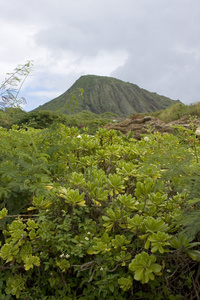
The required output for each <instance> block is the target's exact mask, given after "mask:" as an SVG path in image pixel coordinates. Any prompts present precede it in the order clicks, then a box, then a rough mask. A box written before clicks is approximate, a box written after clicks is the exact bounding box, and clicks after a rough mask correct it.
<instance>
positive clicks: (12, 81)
mask: <svg viewBox="0 0 200 300" xmlns="http://www.w3.org/2000/svg"><path fill="white" fill-rule="evenodd" d="M32 65H33V63H32V61H27V62H26V63H25V64H24V65H19V66H17V67H16V68H15V69H14V71H13V72H11V73H7V74H6V75H7V76H8V77H7V78H6V79H5V80H4V81H3V82H2V84H1V86H0V90H1V92H0V97H1V100H2V102H0V107H1V108H5V107H20V106H21V105H24V104H25V103H26V100H25V98H23V97H22V98H19V93H20V90H21V88H22V86H23V84H24V82H25V80H26V78H27V77H28V75H29V73H30V71H31V69H32Z"/></svg>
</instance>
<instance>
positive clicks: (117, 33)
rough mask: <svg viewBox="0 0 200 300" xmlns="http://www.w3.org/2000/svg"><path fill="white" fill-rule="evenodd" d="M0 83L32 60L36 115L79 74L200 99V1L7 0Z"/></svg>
mask: <svg viewBox="0 0 200 300" xmlns="http://www.w3.org/2000/svg"><path fill="white" fill-rule="evenodd" d="M0 37H1V46H0V67H1V71H0V80H1V82H2V81H3V79H4V78H5V74H6V73H7V72H12V70H13V69H14V68H15V67H16V66H17V65H18V64H24V63H25V62H26V61H27V60H33V61H34V68H33V71H32V72H31V75H30V76H29V77H28V79H27V80H26V82H25V84H24V86H23V89H22V91H21V96H25V98H26V100H27V103H28V104H27V106H26V107H25V110H27V111H29V110H31V109H33V108H35V107H37V106H39V105H41V104H44V103H45V102H47V101H50V100H52V99H53V98H55V97H56V96H59V95H60V94H61V93H63V92H65V91H66V90H67V89H68V88H69V87H70V86H71V85H72V84H73V83H74V82H75V81H76V80H77V79H78V78H79V77H80V76H82V75H87V74H95V75H103V76H112V77H115V78H118V79H121V80H123V81H128V82H130V83H134V84H137V85H138V86H140V87H141V88H144V89H147V90H149V91H151V92H156V93H158V94H161V95H165V96H167V97H170V98H171V99H174V100H177V99H179V100H180V101H182V102H183V103H185V104H190V103H194V102H197V101H200V1H199V0H73V1H72V0H0Z"/></svg>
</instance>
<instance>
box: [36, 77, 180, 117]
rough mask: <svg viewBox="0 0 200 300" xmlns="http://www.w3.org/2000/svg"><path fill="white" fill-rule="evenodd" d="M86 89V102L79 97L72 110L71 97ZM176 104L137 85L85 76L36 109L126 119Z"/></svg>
mask: <svg viewBox="0 0 200 300" xmlns="http://www.w3.org/2000/svg"><path fill="white" fill-rule="evenodd" d="M80 88H81V89H83V90H84V99H82V97H81V96H79V97H77V104H78V105H77V106H74V107H73V108H74V109H73V112H72V111H71V109H70V103H71V97H72V95H73V94H74V93H75V95H77V90H78V89H80ZM174 103H176V101H174V100H171V99H169V98H167V97H164V96H160V95H157V94H156V93H151V92H149V91H147V90H144V89H141V88H139V87H138V86H137V85H135V84H131V83H128V82H123V81H121V80H119V79H116V78H112V77H106V76H95V75H85V76H81V77H80V78H79V79H78V80H77V81H76V82H75V83H74V84H73V85H72V86H71V87H70V88H69V89H68V90H67V91H66V92H65V93H63V94H62V95H60V96H58V97H57V98H55V99H53V100H51V101H49V102H47V103H45V104H44V105H41V106H39V107H38V108H37V109H36V110H50V111H61V112H62V113H65V114H71V113H74V112H75V113H78V112H81V111H83V110H87V111H90V112H93V113H95V114H97V115H100V114H102V113H105V112H109V113H115V114H117V115H118V116H121V117H126V116H129V115H130V114H131V113H141V112H144V113H145V112H152V111H156V110H158V109H165V108H167V107H168V106H171V105H173V104H174Z"/></svg>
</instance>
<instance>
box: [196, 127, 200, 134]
mask: <svg viewBox="0 0 200 300" xmlns="http://www.w3.org/2000/svg"><path fill="white" fill-rule="evenodd" d="M195 134H196V135H200V127H198V128H197V130H196V131H195Z"/></svg>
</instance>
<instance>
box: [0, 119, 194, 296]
mask: <svg viewBox="0 0 200 300" xmlns="http://www.w3.org/2000/svg"><path fill="white" fill-rule="evenodd" d="M148 137H149V140H148V141H145V139H141V141H138V142H136V141H135V140H134V139H131V138H130V139H129V140H127V139H125V138H123V136H121V135H119V134H118V133H117V132H116V131H114V130H110V131H107V130H106V129H102V128H100V129H99V130H98V131H97V132H96V134H95V136H89V135H88V134H85V133H82V134H81V136H80V131H79V130H78V129H77V128H75V127H72V128H69V127H66V126H64V125H62V124H52V125H51V126H50V127H49V128H46V129H33V128H28V129H19V128H18V127H16V126H15V127H13V128H12V129H11V130H9V131H7V130H6V129H3V128H0V138H1V148H0V180H1V187H0V201H1V202H0V205H1V211H0V226H1V235H0V239H1V248H0V262H1V264H0V269H1V272H0V298H1V299H22V300H23V299H24V300H25V299H30V300H33V299H43V300H53V299H63V300H70V299H71V300H72V299H73V300H74V299H79V300H86V299H87V300H90V299H91V300H93V299H110V300H112V299H113V300H114V299H117V300H118V299H121V300H123V299H157V300H159V299H190V298H191V297H193V299H194V298H195V297H196V299H198V297H199V295H198V294H199V289H200V286H199V273H200V265H199V262H200V237H199V232H200V229H199V228H200V225H199V219H198V218H197V215H196V216H195V224H193V225H194V226H196V229H195V230H194V231H193V232H192V234H191V235H190V232H191V228H190V227H188V224H189V219H187V222H186V221H185V218H184V214H185V212H186V211H187V213H188V215H189V213H195V209H196V208H198V209H199V199H198V196H197V194H198V191H199V187H198V184H194V180H191V181H190V180H188V179H190V178H193V179H195V181H196V182H198V178H199V177H198V176H199V163H198V159H199V156H200V152H199V151H200V146H199V143H198V141H197V140H196V144H195V147H196V150H195V149H194V147H193V146H192V145H191V143H187V142H186V141H184V142H183V141H182V139H181V132H180V136H179V135H177V136H173V135H170V134H163V135H162V134H160V133H155V134H150V135H149V136H148ZM194 138H195V136H194ZM186 183H187V186H186ZM195 189H196V192H195ZM193 197H195V198H193ZM197 211H198V213H199V210H197Z"/></svg>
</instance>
